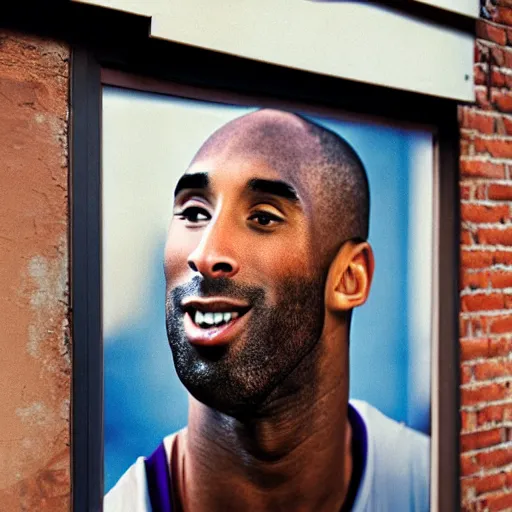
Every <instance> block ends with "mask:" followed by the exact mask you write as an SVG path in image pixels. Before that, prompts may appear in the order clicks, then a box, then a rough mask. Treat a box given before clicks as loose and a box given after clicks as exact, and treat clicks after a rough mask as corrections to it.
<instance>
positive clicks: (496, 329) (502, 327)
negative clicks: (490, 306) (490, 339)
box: [488, 315, 512, 334]
mask: <svg viewBox="0 0 512 512" xmlns="http://www.w3.org/2000/svg"><path fill="white" fill-rule="evenodd" d="M488 325H489V331H490V332H491V333H492V334H506V333H512V315H499V316H496V317H492V318H489V320H488Z"/></svg>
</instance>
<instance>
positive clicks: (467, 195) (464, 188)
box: [460, 183, 473, 199]
mask: <svg viewBox="0 0 512 512" xmlns="http://www.w3.org/2000/svg"><path fill="white" fill-rule="evenodd" d="M472 188H473V187H472V185H471V184H470V183H461V184H460V198H461V199H471V194H472Z"/></svg>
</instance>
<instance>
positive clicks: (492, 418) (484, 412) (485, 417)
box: [476, 404, 512, 426]
mask: <svg viewBox="0 0 512 512" xmlns="http://www.w3.org/2000/svg"><path fill="white" fill-rule="evenodd" d="M476 414H477V419H476V422H477V424H478V426H483V425H488V424H495V423H501V422H503V421H507V420H508V419H510V418H511V417H512V404H499V405H489V406H487V407H484V408H483V409H481V410H480V411H478V412H477V413H476Z"/></svg>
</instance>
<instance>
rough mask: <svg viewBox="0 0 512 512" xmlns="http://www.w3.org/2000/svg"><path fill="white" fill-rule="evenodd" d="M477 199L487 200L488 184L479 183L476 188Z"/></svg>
mask: <svg viewBox="0 0 512 512" xmlns="http://www.w3.org/2000/svg"><path fill="white" fill-rule="evenodd" d="M475 199H487V184H485V183H479V184H478V185H477V186H476V189H475Z"/></svg>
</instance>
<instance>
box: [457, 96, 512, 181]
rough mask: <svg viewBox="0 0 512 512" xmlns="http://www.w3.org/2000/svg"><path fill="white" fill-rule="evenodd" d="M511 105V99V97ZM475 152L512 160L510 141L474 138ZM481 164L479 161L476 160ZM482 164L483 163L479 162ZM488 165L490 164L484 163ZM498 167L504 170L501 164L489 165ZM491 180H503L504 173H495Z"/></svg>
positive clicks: (511, 142)
mask: <svg viewBox="0 0 512 512" xmlns="http://www.w3.org/2000/svg"><path fill="white" fill-rule="evenodd" d="M511 105H512V97H511ZM475 151H476V152H477V153H483V154H487V153H488V154H489V155H491V156H493V157H495V158H512V140H506V139H483V138H481V137H475ZM465 161H466V162H471V160H463V162H465ZM476 161H478V162H481V160H476ZM481 163H484V162H481ZM485 163H490V162H485ZM491 165H498V167H501V168H502V169H504V166H503V165H502V164H491ZM492 177H493V178H504V177H505V173H504V172H503V173H499V172H497V173H496V174H495V175H493V176H492Z"/></svg>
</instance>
